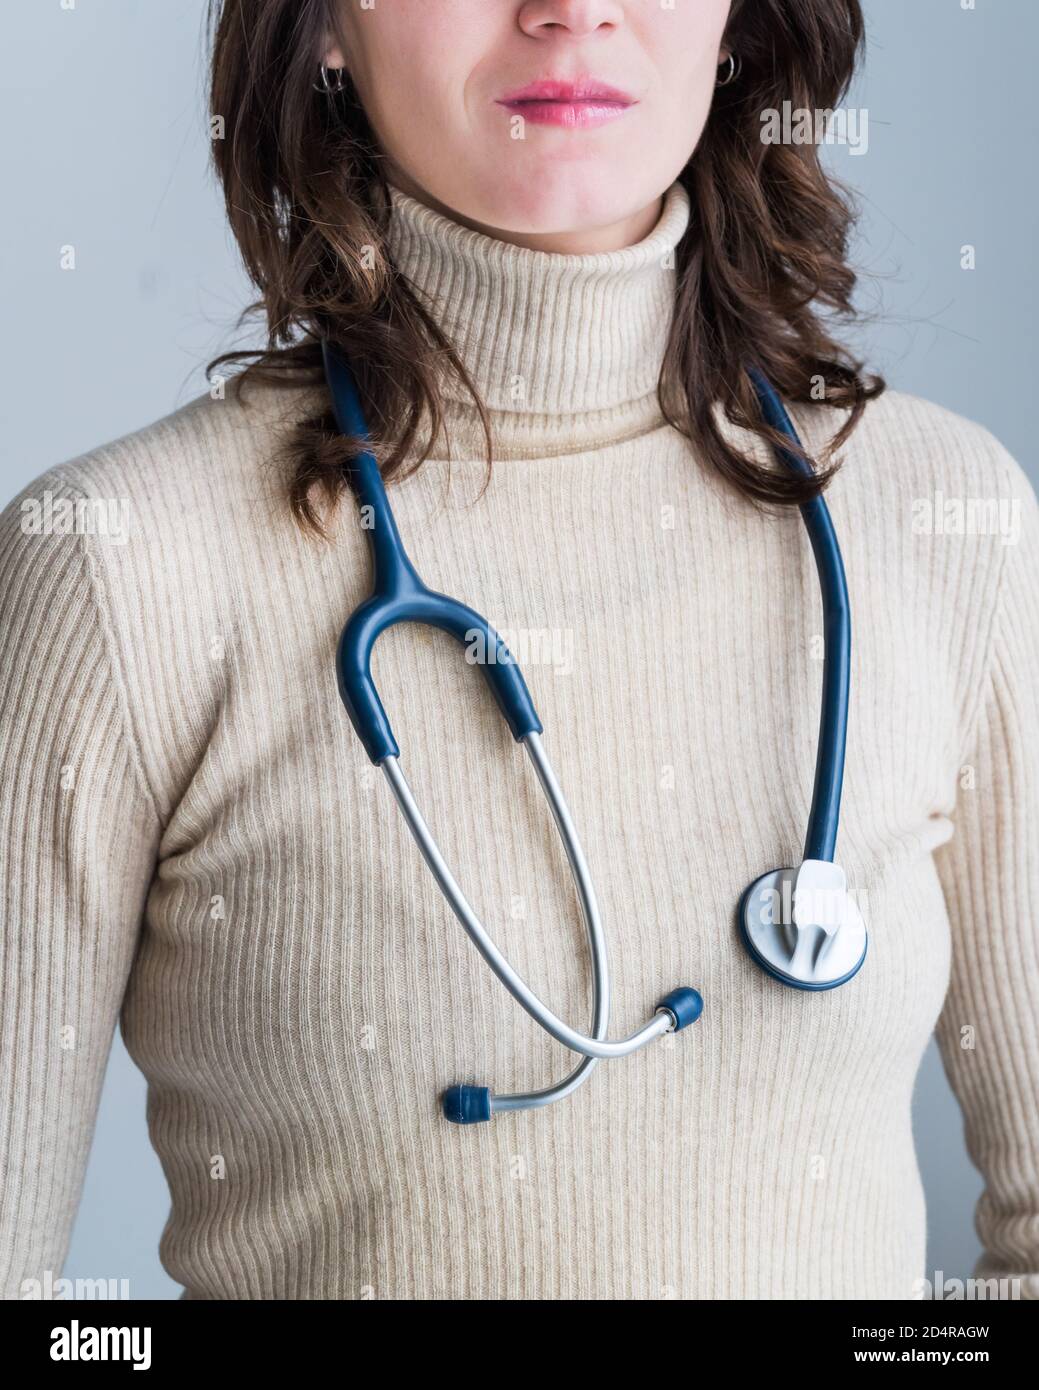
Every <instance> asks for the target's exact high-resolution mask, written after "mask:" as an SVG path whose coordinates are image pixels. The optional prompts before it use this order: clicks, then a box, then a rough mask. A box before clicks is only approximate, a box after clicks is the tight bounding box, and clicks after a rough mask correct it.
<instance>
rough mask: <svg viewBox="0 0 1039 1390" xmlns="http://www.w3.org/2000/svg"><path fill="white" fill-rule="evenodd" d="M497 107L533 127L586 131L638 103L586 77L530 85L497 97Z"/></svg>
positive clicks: (606, 85)
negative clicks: (521, 117)
mask: <svg viewBox="0 0 1039 1390" xmlns="http://www.w3.org/2000/svg"><path fill="white" fill-rule="evenodd" d="M498 105H499V106H504V107H505V108H506V109H507V110H509V111H511V112H513V114H514V115H518V116H523V117H524V119H525V120H528V121H533V122H534V124H535V125H558V126H569V127H570V128H571V129H587V128H589V127H590V126H598V125H603V124H605V122H607V121H612V120H616V118H617V117H618V116H623V115H624V113H625V111H628V110H630V109H631V107H632V106H635V105H637V103H636V101H635V98H634V97H631V96H629V95H628V93H627V92H622V91H621V90H620V89H619V88H617V87H611V86H609V85H608V84H607V83H605V82H599V81H596V80H595V79H592V78H589V79H586V80H581V81H577V82H556V81H551V80H545V81H541V82H531V83H528V85H527V86H526V87H520V88H519V89H517V90H516V91H514V92H507V93H506V94H505V96H503V97H499V98H498Z"/></svg>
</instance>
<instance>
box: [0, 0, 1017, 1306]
mask: <svg viewBox="0 0 1039 1390" xmlns="http://www.w3.org/2000/svg"><path fill="white" fill-rule="evenodd" d="M70 2H71V0H65V3H70ZM963 3H967V4H969V3H970V0H963V2H962V3H961V0H910V3H906V0H866V10H867V17H868V20H869V24H870V46H869V56H868V60H867V64H866V68H865V71H864V73H863V76H862V78H861V80H860V81H859V83H858V87H857V89H856V92H855V93H854V94H853V97H852V103H853V104H854V105H856V106H864V107H866V108H867V109H868V111H869V119H870V127H869V134H870V145H869V151H868V153H867V154H866V155H864V156H852V155H851V154H850V153H849V152H848V151H847V150H840V149H835V150H833V151H832V152H830V154H831V159H830V162H831V164H832V167H833V168H834V170H835V171H836V172H837V173H838V175H839V176H840V177H841V178H842V179H844V180H845V181H846V182H848V183H849V184H851V185H853V186H854V187H855V188H856V189H858V190H859V194H860V203H861V207H862V221H861V224H860V235H859V238H858V240H857V243H856V246H855V251H854V259H855V261H856V264H857V265H858V266H859V267H860V268H861V269H862V271H863V272H864V280H863V284H862V293H861V297H860V302H861V304H862V306H863V308H864V309H865V310H866V311H867V312H868V313H869V315H870V321H869V323H867V324H866V325H865V327H864V328H863V329H862V330H860V331H859V332H858V334H857V340H858V343H859V345H860V347H861V349H862V351H863V352H864V353H866V354H867V356H868V359H869V361H870V363H871V365H873V366H874V367H876V368H878V369H879V370H881V371H882V372H883V373H884V375H885V376H887V378H888V380H889V381H890V382H891V384H892V385H893V386H896V387H898V388H899V389H901V390H905V391H910V392H913V393H915V394H917V395H921V396H925V397H928V398H930V399H931V400H935V401H938V402H940V403H941V404H943V405H946V406H948V407H950V408H952V409H954V410H956V411H958V412H959V413H960V414H963V415H966V416H968V417H970V418H972V419H975V420H979V421H981V422H982V423H983V424H985V425H987V426H988V428H989V429H991V430H992V431H993V432H994V433H995V434H996V435H997V436H998V437H999V438H1000V439H1001V440H1002V441H1003V442H1004V443H1005V444H1006V445H1007V447H1008V448H1009V449H1010V450H1011V452H1012V453H1014V454H1015V455H1016V457H1017V458H1018V459H1019V460H1020V461H1021V462H1022V463H1023V464H1024V465H1025V467H1026V468H1027V469H1028V470H1029V472H1030V474H1031V476H1032V478H1033V480H1035V478H1036V462H1035V458H1034V455H1033V453H1032V451H1031V437H1030V436H1031V429H1030V426H1029V417H1030V414H1031V410H1032V407H1033V405H1034V399H1033V396H1034V386H1033V381H1032V356H1033V353H1034V325H1035V323H1036V322H1037V320H1039V304H1037V290H1036V274H1035V266H1034V259H1033V258H1034V249H1033V248H1034V247H1035V245H1036V244H1037V236H1036V230H1037V229H1036V221H1037V214H1036V208H1037V204H1036V196H1035V188H1034V178H1033V174H1032V171H1033V170H1034V167H1035V149H1036V143H1037V136H1039V120H1037V114H1036V103H1035V100H1034V96H1033V67H1034V60H1035V54H1036V52H1039V5H1037V4H1036V3H1035V0H976V8H975V9H970V8H967V9H964V8H963ZM203 10H204V6H203V3H202V0H162V3H161V4H160V3H157V0H75V4H74V8H72V9H63V8H62V2H61V0H4V4H3V7H2V12H0V52H2V53H3V54H4V60H3V79H2V91H0V102H2V105H0V117H2V127H3V130H4V131H5V134H6V137H7V138H6V139H5V140H4V142H3V143H4V148H3V152H2V169H0V176H2V182H3V187H4V189H5V193H6V195H7V208H8V212H7V216H6V217H5V218H4V219H3V221H2V222H0V246H2V265H3V270H2V274H0V293H2V295H3V300H2V310H3V321H4V322H5V323H6V324H7V331H6V333H5V334H4V335H3V344H2V348H0V352H2V359H0V380H2V382H3V384H4V389H3V396H2V401H0V426H2V433H0V438H2V439H3V441H4V442H3V453H2V458H0V499H2V500H6V499H7V498H8V497H9V496H12V495H13V494H14V493H15V492H16V491H18V490H19V489H20V488H21V487H22V486H23V485H24V484H25V483H26V482H28V481H29V480H30V479H31V478H33V477H34V476H36V475H37V474H38V473H40V472H42V471H43V470H44V469H46V468H48V467H50V466H51V465H52V464H55V463H58V462H61V461H63V460H66V459H69V458H72V457H74V456H76V455H77V454H80V453H83V452H85V451H86V450H87V449H89V448H92V447H94V446H95V445H97V444H100V443H102V442H105V441H107V440H110V439H114V438H116V437H118V436H120V435H122V434H124V433H126V432H128V431H130V430H132V429H136V428H138V427H140V426H142V425H145V424H147V423H149V422H150V421H152V420H154V419H156V418H158V417H160V416H162V415H165V414H167V413H168V412H169V411H171V410H173V409H174V408H176V407H177V406H178V405H181V404H183V403H184V402H185V401H187V400H189V399H191V398H192V397H193V396H195V395H198V394H200V393H201V392H202V390H203V389H204V381H203V377H202V367H203V365H204V363H205V361H206V360H207V359H208V358H210V357H212V356H214V355H215V354H216V352H218V351H220V350H223V349H224V348H227V347H229V346H231V345H232V343H233V342H241V341H244V339H243V338H241V337H238V338H236V337H235V333H234V325H235V320H236V316H237V314H238V312H239V310H240V309H241V307H242V306H243V305H244V304H245V303H246V302H247V299H248V298H250V297H251V296H249V295H248V292H247V286H246V283H245V279H244V276H243V274H242V272H241V270H240V268H239V266H238V264H237V261H236V256H235V251H234V248H233V245H232V242H231V238H230V234H229V233H228V232H227V230H226V229H225V224H224V216H223V208H222V203H221V200H220V197H219V194H218V193H217V191H216V188H215V185H214V184H213V183H212V181H211V180H210V178H209V176H208V174H207V171H206V159H207V152H208V140H207V132H206V127H205V121H204V109H205V102H204V71H203V65H202V61H201V52H202V17H203ZM68 243H72V244H74V245H75V247H76V252H77V271H76V272H75V273H74V274H69V273H67V272H62V271H60V270H59V269H58V256H59V248H60V247H62V246H64V245H66V244H68ZM966 243H970V244H973V245H975V246H976V247H977V251H978V265H977V269H976V270H975V271H973V272H970V273H967V272H964V271H963V270H961V269H960V248H961V246H963V245H964V244H966ZM144 1105H145V1087H144V1082H143V1078H142V1077H141V1076H140V1074H139V1073H138V1072H137V1070H136V1068H135V1067H134V1066H133V1064H132V1063H131V1062H130V1060H129V1058H128V1057H127V1055H126V1053H125V1051H124V1049H123V1047H122V1043H121V1041H120V1040H119V1039H118V1038H117V1040H116V1044H115V1047H114V1049H113V1053H112V1059H111V1063H110V1066H109V1070H108V1076H107V1080H106V1084H105V1091H104V1096H103V1098H102V1103H101V1109H100V1114H99V1118H98V1125H97V1132H96V1136H95V1140H94V1147H93V1151H92V1153H91V1158H90V1165H89V1169H88V1172H87V1179H86V1187H85V1191H84V1194H83V1201H82V1205H81V1208H80V1214H79V1218H78V1220H77V1223H76V1227H75V1232H74V1235H73V1240H72V1248H71V1251H70V1254H69V1259H68V1262H67V1264H66V1268H65V1273H66V1274H67V1275H68V1276H70V1277H84V1278H86V1277H90V1278H101V1277H119V1278H126V1277H128V1278H129V1279H130V1280H131V1293H132V1296H133V1297H135V1298H149V1297H151V1298H156V1297H158V1298H174V1297H176V1296H177V1294H178V1293H179V1286H177V1285H175V1284H174V1283H173V1282H172V1281H171V1280H170V1279H168V1278H167V1277H166V1275H165V1274H164V1273H163V1271H162V1269H161V1267H160V1265H159V1262H158V1256H157V1246H158V1240H159V1235H160V1232H161V1230H162V1226H163V1223H164V1221H165V1219H166V1214H167V1211H168V1207H169V1198H168V1193H167V1190H166V1184H165V1181H164V1179H163V1176H162V1172H161V1169H160V1167H159V1163H158V1160H157V1158H156V1157H155V1155H154V1153H153V1152H152V1149H151V1147H150V1145H149V1143H148V1137H147V1131H146V1127H145V1119H144ZM914 1124H915V1129H916V1135H917V1143H918V1149H919V1155H920V1163H921V1168H922V1170H923V1175H924V1182H925V1185H926V1189H927V1198H928V1225H929V1241H930V1250H929V1258H928V1266H929V1272H930V1271H933V1270H936V1269H940V1270H943V1271H944V1272H945V1275H946V1276H947V1277H952V1276H959V1277H963V1276H965V1275H968V1274H969V1273H970V1269H971V1266H972V1264H973V1262H974V1259H975V1257H976V1255H977V1253H978V1243H977V1240H976V1237H975V1235H974V1231H973V1226H972V1214H973V1207H974V1203H975V1201H976V1200H977V1197H978V1195H979V1192H980V1189H981V1182H980V1179H979V1177H978V1175H977V1173H976V1172H975V1171H974V1169H973V1168H972V1167H971V1165H970V1163H969V1162H968V1160H967V1157H966V1154H965V1151H964V1146H963V1137H962V1125H961V1120H960V1113H959V1110H958V1108H957V1106H956V1103H955V1101H954V1099H953V1098H952V1096H951V1093H950V1092H949V1089H948V1086H947V1085H946V1082H945V1079H944V1074H943V1073H942V1070H941V1064H940V1062H939V1060H938V1058H937V1054H936V1052H935V1049H934V1046H933V1044H932V1045H931V1047H930V1048H929V1050H928V1053H927V1056H926V1058H925V1061H924V1065H923V1067H922V1069H921V1072H920V1076H919V1080H918V1083H917V1089H916V1097H915V1104H914Z"/></svg>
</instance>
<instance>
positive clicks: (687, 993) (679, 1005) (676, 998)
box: [657, 985, 703, 1033]
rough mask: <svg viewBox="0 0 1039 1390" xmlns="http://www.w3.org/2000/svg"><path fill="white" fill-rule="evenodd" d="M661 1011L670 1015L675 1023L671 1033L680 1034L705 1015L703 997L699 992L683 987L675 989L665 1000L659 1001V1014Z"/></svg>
mask: <svg viewBox="0 0 1039 1390" xmlns="http://www.w3.org/2000/svg"><path fill="white" fill-rule="evenodd" d="M661 1009H664V1010H665V1011H666V1012H667V1013H669V1014H670V1015H671V1017H672V1018H673V1019H674V1021H675V1026H674V1027H673V1028H672V1029H671V1032H672V1033H680V1032H681V1031H682V1029H683V1028H688V1027H689V1025H690V1023H695V1022H696V1020H697V1019H698V1018H699V1017H700V1015H701V1014H702V1013H703V996H702V995H701V994H700V992H699V990H696V989H690V988H689V987H688V985H682V986H680V988H678V989H673V990H672V991H671V993H670V994H665V995H664V997H663V999H658V1000H657V1012H658V1013H659V1012H660V1010H661Z"/></svg>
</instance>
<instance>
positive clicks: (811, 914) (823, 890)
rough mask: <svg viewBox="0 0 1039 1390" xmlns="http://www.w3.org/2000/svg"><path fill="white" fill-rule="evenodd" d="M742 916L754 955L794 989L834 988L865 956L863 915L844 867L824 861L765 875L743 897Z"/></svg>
mask: <svg viewBox="0 0 1039 1390" xmlns="http://www.w3.org/2000/svg"><path fill="white" fill-rule="evenodd" d="M738 917H739V928H740V935H741V936H742V938H743V944H744V945H745V946H746V948H747V950H748V951H749V952H750V955H751V956H752V957H753V959H754V960H755V961H756V962H757V964H758V965H760V966H761V968H762V970H764V971H765V972H766V974H768V975H771V976H772V978H773V979H775V980H779V981H780V982H781V983H782V984H785V985H790V986H791V987H792V988H794V989H810V990H821V989H836V987H837V986H838V985H843V984H844V983H845V981H846V980H850V979H851V977H852V976H853V975H854V974H855V973H856V971H857V970H858V969H859V967H860V966H861V965H862V962H863V961H864V960H865V958H866V945H867V936H866V924H865V922H864V921H863V919H862V913H861V912H860V911H859V909H858V907H857V906H856V904H855V902H854V901H853V899H852V898H851V897H849V896H848V891H847V882H846V880H845V877H844V871H843V869H841V868H840V866H839V865H837V864H831V863H829V862H827V861H825V860H819V859H806V860H805V861H804V863H803V864H802V865H801V866H800V868H797V869H773V870H772V872H771V873H767V874H762V876H761V877H760V878H758V879H755V880H754V882H753V883H752V884H751V885H750V887H749V888H748V889H747V891H746V892H745V893H744V895H743V897H742V899H741V900H740V905H739V910H738Z"/></svg>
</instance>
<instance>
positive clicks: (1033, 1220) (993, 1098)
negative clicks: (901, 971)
mask: <svg viewBox="0 0 1039 1390" xmlns="http://www.w3.org/2000/svg"><path fill="white" fill-rule="evenodd" d="M1004 457H1005V456H1004ZM1005 461H1006V467H1007V471H1008V475H1009V489H1008V488H1007V487H1005V486H1003V487H1000V488H999V493H1000V495H1001V496H1004V497H1006V496H1008V495H1009V497H1010V499H1011V501H1012V502H1013V503H1016V506H1017V517H1018V521H1019V528H1020V529H1019V534H1018V536H1017V539H1016V540H1015V541H1013V543H1011V544H1007V545H1005V546H1004V547H1003V548H1004V555H1003V559H1002V578H1001V587H1000V595H999V601H998V606H997V610H996V613H995V616H994V618H993V620H992V627H991V631H990V633H989V634H984V633H981V634H978V635H979V637H980V638H982V639H985V638H986V637H987V640H988V646H989V660H988V665H987V672H986V678H985V685H984V688H983V690H982V692H981V695H980V699H979V703H978V707H977V710H976V712H975V715H974V722H973V736H972V740H971V745H970V747H971V749H972V751H971V752H970V753H969V754H968V757H967V767H965V769H964V772H963V774H962V775H961V781H960V790H959V792H958V796H957V806H956V812H955V817H954V819H955V824H956V830H955V834H954V836H953V838H952V840H950V841H949V843H948V844H946V845H944V846H943V847H942V848H941V849H940V850H939V851H938V852H937V854H936V862H937V864H938V871H939V874H940V876H941V880H942V886H943V889H944V891H945V897H946V901H947V904H948V910H949V916H950V920H951V923H952V952H953V954H952V978H951V981H950V986H949V992H948V995H947V997H946V1000H945V1004H944V1007H943V1010H942V1014H941V1017H940V1019H939V1021H938V1027H937V1038H938V1043H939V1046H940V1049H941V1053H942V1059H943V1062H944V1065H945V1071H946V1074H947V1076H948V1078H949V1081H950V1083H951V1085H952V1087H953V1089H954V1091H955V1092H956V1095H957V1097H958V1099H959V1101H960V1104H961V1106H962V1108H963V1114H964V1120H965V1130H966V1139H967V1148H968V1151H969V1153H970V1155H971V1158H972V1159H973V1161H974V1163H975V1165H976V1166H977V1168H978V1169H979V1170H980V1172H981V1173H982V1175H983V1177H984V1179H985V1190H984V1193H983V1194H982V1197H981V1200H980V1202H979V1203H978V1207H977V1212H976V1218H975V1221H976V1226H977V1230H978V1234H979V1236H980V1238H981V1241H982V1244H983V1246H984V1253H983V1255H982V1258H981V1260H980V1261H979V1262H978V1266H977V1268H976V1270H975V1275H976V1276H977V1277H978V1278H984V1279H994V1278H995V1279H1002V1278H1007V1279H1014V1278H1016V1279H1018V1280H1019V1281H1020V1292H1019V1294H1017V1295H1016V1296H1018V1297H1021V1298H1039V515H1037V513H1039V508H1037V505H1036V498H1035V494H1034V493H1033V491H1032V489H1031V487H1030V486H1029V484H1028V482H1027V480H1026V478H1025V477H1024V474H1023V473H1022V472H1021V470H1020V469H1019V468H1018V467H1017V465H1016V464H1013V463H1012V462H1011V461H1009V460H1005ZM1011 518H1012V514H1011ZM1010 534H1011V536H1012V535H1013V531H1011V532H1010ZM952 539H953V541H954V543H958V544H961V545H964V544H972V543H973V542H972V541H971V540H970V539H969V538H966V537H958V538H952ZM1001 543H1002V541H1001V539H997V540H996V544H1001ZM1000 1296H1001V1297H1014V1296H1015V1295H1014V1293H1013V1291H1012V1290H1011V1289H1008V1290H1007V1291H1006V1292H1005V1293H1001V1294H1000Z"/></svg>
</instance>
